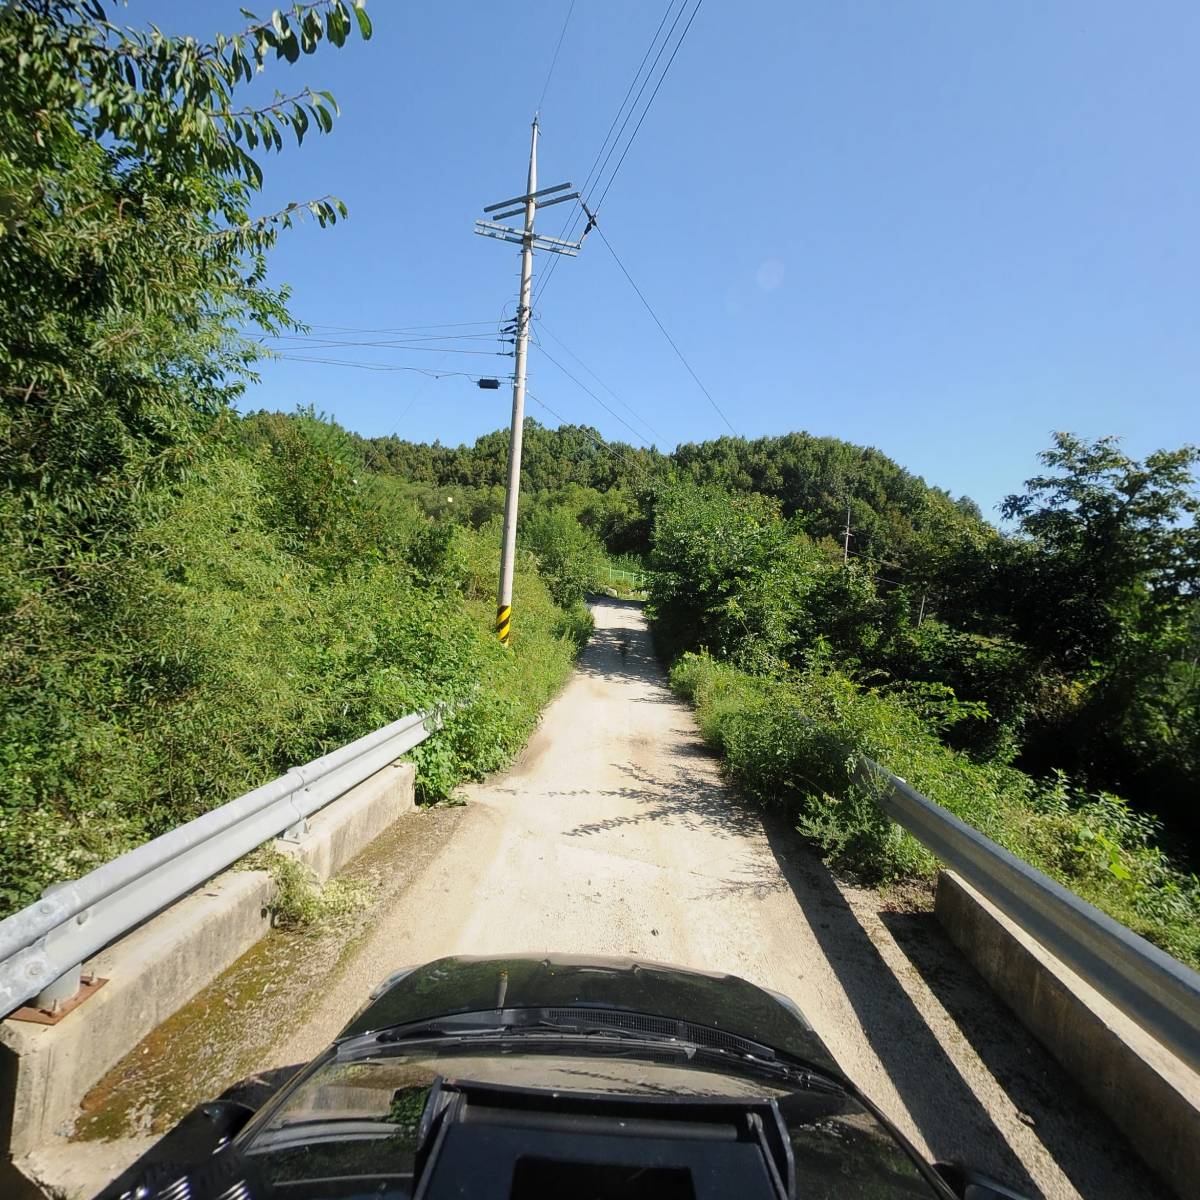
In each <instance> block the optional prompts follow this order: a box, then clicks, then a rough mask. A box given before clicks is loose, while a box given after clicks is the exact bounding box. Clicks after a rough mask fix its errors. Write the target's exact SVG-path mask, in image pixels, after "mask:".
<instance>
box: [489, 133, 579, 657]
mask: <svg viewBox="0 0 1200 1200" xmlns="http://www.w3.org/2000/svg"><path fill="white" fill-rule="evenodd" d="M537 145H538V123H537V117H536V116H535V117H534V119H533V133H532V135H531V137H530V142H529V174H528V177H527V181H526V186H525V194H524V195H523V196H514V197H513V198H512V199H511V200H502V201H501V202H500V203H499V204H492V205H489V206H488V207H487V208H485V209H484V210H483V211H484V212H485V213H489V214H490V213H495V214H496V217H495V219H494V220H486V221H484V220H480V221H476V222H475V232H476V233H478V234H482V235H483V236H484V237H492V238H498V239H499V240H500V241H503V242H515V243H517V244H518V245H519V246H520V247H521V297H520V302H519V305H518V308H517V329H516V333H517V346H516V368H515V370H514V371H513V401H512V426H511V429H510V433H509V440H508V490H507V492H506V493H505V496H504V532H503V534H502V536H501V541H500V587H499V589H498V591H497V593H496V636H497V637H498V638H499V639H500V641H501V642H502V643H503V644H504V645H506V646H507V645H508V644H509V640H510V638H511V636H512V585H513V564H514V561H515V559H516V554H517V504H518V501H519V499H520V492H521V449H522V442H523V440H524V436H525V359H526V354H527V352H528V350H529V322H530V319H531V317H532V315H533V314H532V309H531V306H530V303H529V292H530V287H531V284H532V282H533V252H534V250H549V251H552V252H553V253H555V254H568V255H571V256H574V255H576V254H578V253H579V243H578V242H565V241H562V240H560V239H558V238H550V237H545V236H539V235H538V234H536V233H534V231H533V219H534V215H535V213H536V212H537V209H538V199H539V197H542V196H549V195H550V194H551V193H557V192H562V191H564V190H565V189H567V188H569V187H570V186H571V185H570V184H569V183H560V184H555V186H554V187H548V188H543V189H542V190H541V191H540V192H539V191H538V185H537ZM578 198H579V193H578V192H572V193H570V194H569V195H565V196H559V195H555V196H554V198H553V199H549V200H543V201H542V205H541V207H543V208H547V207H549V205H551V204H561V203H563V202H564V201H566V200H577V199H578ZM512 206H517V207H512ZM499 209H509V211H507V212H499V211H498V210H499ZM521 211H524V213H525V228H524V229H523V230H522V229H513V228H512V227H511V226H508V225H501V224H498V222H499V221H500V220H502V219H503V218H505V217H513V216H516V215H517V214H518V213H519V212H521Z"/></svg>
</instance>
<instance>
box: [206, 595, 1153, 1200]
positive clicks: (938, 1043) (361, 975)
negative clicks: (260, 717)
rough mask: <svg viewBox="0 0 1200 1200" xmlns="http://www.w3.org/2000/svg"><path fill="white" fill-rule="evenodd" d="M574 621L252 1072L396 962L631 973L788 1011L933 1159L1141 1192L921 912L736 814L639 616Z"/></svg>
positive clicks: (358, 996) (633, 612)
mask: <svg viewBox="0 0 1200 1200" xmlns="http://www.w3.org/2000/svg"><path fill="white" fill-rule="evenodd" d="M594 612H595V616H596V634H595V637H594V639H593V641H592V643H591V645H590V646H589V647H588V649H587V650H586V652H585V653H584V655H583V657H582V660H581V662H580V664H579V669H578V671H577V672H576V674H575V676H574V677H573V679H572V680H571V682H570V683H569V685H568V686H567V688H566V689H565V690H564V691H563V693H562V694H561V695H560V696H559V697H558V699H557V700H556V701H555V702H554V703H553V704H552V705H551V706H550V708H549V709H548V710H547V712H546V714H545V719H544V721H543V723H542V725H541V727H540V728H539V729H538V731H537V732H536V734H535V735H534V737H533V738H532V740H531V741H530V744H529V746H528V748H527V749H526V751H525V753H524V755H523V756H522V757H521V759H520V760H519V761H518V762H517V763H516V764H515V765H514V767H513V768H512V769H511V770H509V771H507V772H506V773H504V774H502V775H500V776H498V777H495V778H493V779H491V780H489V781H487V782H486V783H484V784H481V785H478V786H474V787H471V788H468V789H466V793H465V795H466V799H467V800H468V802H469V804H468V807H467V808H466V809H464V810H461V814H460V815H459V816H458V817H457V824H456V825H455V826H454V827H453V830H452V832H451V833H450V836H449V837H448V838H447V839H446V840H445V841H444V842H439V844H438V845H437V846H436V848H434V849H432V850H430V851H429V853H428V855H427V858H426V859H425V861H424V864H423V866H422V867H421V869H420V870H419V871H418V872H417V873H416V874H415V875H414V876H413V877H412V879H411V881H409V882H408V883H407V885H406V886H405V887H404V888H403V889H402V890H401V891H399V892H398V893H397V894H396V895H395V897H394V898H393V900H391V901H390V902H389V903H388V904H387V905H386V906H384V907H383V908H381V909H380V910H379V911H378V912H377V913H376V914H375V915H374V916H373V918H372V922H373V923H372V924H371V925H370V926H369V928H368V929H367V930H366V932H365V934H364V936H362V937H361V938H360V939H359V941H358V943H357V945H356V947H355V949H354V951H353V953H351V954H349V955H346V956H344V957H343V960H342V961H341V962H339V963H338V964H337V965H336V969H333V970H331V973H330V974H329V976H328V981H327V983H326V984H325V985H324V993H323V998H322V999H321V1000H320V1001H319V1002H317V1003H316V1004H315V1005H313V1006H312V1007H311V1008H310V1009H309V1011H308V1013H307V1016H306V1017H305V1018H304V1020H303V1021H302V1022H301V1023H300V1025H299V1027H298V1028H297V1029H295V1030H294V1031H292V1032H290V1033H289V1034H288V1035H287V1037H286V1039H285V1041H284V1044H280V1045H275V1046H274V1047H273V1048H272V1049H271V1050H270V1052H269V1053H266V1054H264V1056H263V1060H262V1062H261V1067H262V1068H268V1067H283V1066H286V1065H288V1064H292V1063H296V1062H301V1061H303V1060H306V1059H308V1058H309V1057H311V1056H312V1055H313V1054H315V1053H316V1052H317V1051H318V1050H320V1049H321V1048H322V1047H323V1046H324V1045H325V1044H326V1043H327V1042H328V1041H329V1040H330V1039H331V1038H332V1036H333V1035H334V1034H335V1033H336V1032H337V1031H338V1029H339V1027H340V1026H341V1025H342V1024H343V1023H344V1022H345V1021H346V1020H347V1019H348V1017H349V1016H350V1015H351V1013H352V1012H353V1011H354V1010H355V1009H356V1008H357V1007H358V1006H359V1004H360V1003H361V1002H362V1000H363V999H364V997H365V996H366V994H367V992H368V991H369V989H370V988H371V987H372V986H373V985H374V984H375V983H377V982H378V980H379V979H380V978H382V977H383V976H384V975H385V974H387V973H388V972H389V971H391V970H393V969H395V968H397V967H399V966H402V965H404V964H408V963H415V962H420V961H424V960H427V959H431V958H436V957H438V956H441V955H446V954H455V953H463V954H489V953H504V952H516V951H538V952H542V951H546V952H551V951H560V952H566V953H597V954H614V955H641V956H645V957H648V958H653V959H658V960H662V961H665V962H671V963H679V964H683V965H688V966H694V967H700V968H704V969H707V970H720V971H730V972H734V973H736V974H739V975H742V976H745V977H746V978H747V979H750V980H753V981H754V982H756V983H760V984H764V985H766V986H768V987H771V988H774V989H777V990H779V991H782V992H785V993H786V994H788V995H790V996H792V997H793V998H794V999H795V1000H796V1001H797V1002H798V1003H799V1004H800V1006H801V1008H802V1009H803V1010H804V1011H805V1013H806V1014H807V1015H808V1016H809V1018H810V1020H811V1021H812V1022H813V1024H814V1025H815V1026H816V1028H817V1030H818V1031H819V1032H820V1034H821V1035H822V1036H823V1038H824V1039H825V1041H826V1042H827V1044H828V1045H829V1047H830V1048H831V1050H832V1051H833V1053H834V1055H835V1057H836V1058H837V1059H838V1060H839V1061H840V1062H841V1063H842V1065H843V1067H844V1068H845V1069H846V1070H847V1072H848V1073H849V1074H850V1075H851V1076H852V1077H853V1078H854V1079H855V1080H856V1082H857V1083H858V1084H859V1085H860V1086H861V1087H862V1088H863V1089H864V1090H865V1091H866V1092H867V1093H868V1094H869V1095H870V1096H871V1097H872V1098H873V1099H874V1100H875V1101H876V1102H877V1103H878V1104H880V1105H881V1106H882V1107H883V1108H884V1110H885V1111H887V1112H888V1113H889V1114H890V1115H891V1116H892V1117H893V1118H894V1119H895V1120H896V1121H897V1122H898V1123H899V1124H900V1125H901V1127H902V1128H903V1129H904V1130H905V1131H906V1132H907V1133H908V1134H909V1136H910V1137H912V1138H913V1140H914V1141H915V1142H916V1143H917V1144H918V1146H920V1147H921V1148H922V1149H923V1150H924V1151H926V1152H927V1153H928V1154H930V1155H931V1156H933V1157H937V1158H959V1159H965V1160H968V1161H970V1162H972V1163H974V1164H975V1165H977V1166H979V1167H981V1168H982V1169H984V1170H987V1171H989V1172H991V1173H993V1174H995V1175H998V1176H1000V1177H1001V1178H1003V1179H1005V1180H1007V1181H1010V1182H1011V1183H1012V1184H1013V1185H1014V1186H1017V1187H1023V1188H1025V1189H1026V1190H1028V1191H1029V1192H1030V1193H1031V1194H1039V1193H1040V1194H1043V1195H1045V1196H1047V1197H1053V1198H1058V1197H1075V1196H1083V1197H1087V1198H1089V1200H1091V1198H1096V1200H1100V1198H1109V1197H1111V1198H1114V1200H1115V1198H1117V1197H1122V1198H1126V1197H1131V1196H1150V1197H1152V1196H1156V1195H1159V1194H1160V1193H1159V1192H1157V1191H1156V1189H1155V1187H1154V1185H1152V1184H1151V1183H1149V1182H1148V1181H1147V1180H1146V1178H1145V1174H1144V1170H1143V1168H1141V1167H1140V1165H1139V1164H1138V1163H1137V1161H1136V1160H1135V1159H1134V1158H1133V1157H1132V1156H1131V1154H1130V1152H1129V1151H1128V1150H1127V1149H1126V1147H1125V1143H1124V1142H1123V1140H1122V1139H1121V1137H1120V1136H1119V1135H1118V1134H1117V1133H1116V1131H1115V1130H1114V1129H1113V1128H1112V1126H1111V1125H1109V1124H1108V1122H1107V1121H1106V1120H1105V1119H1104V1118H1102V1117H1101V1116H1100V1115H1099V1114H1097V1113H1096V1112H1094V1110H1092V1109H1091V1108H1090V1107H1089V1106H1088V1105H1087V1104H1086V1102H1084V1101H1083V1100H1082V1099H1081V1098H1080V1097H1079V1095H1078V1093H1077V1091H1076V1089H1075V1088H1074V1086H1073V1085H1072V1084H1071V1083H1070V1082H1069V1081H1068V1080H1067V1079H1066V1078H1065V1076H1063V1075H1062V1073H1061V1072H1060V1071H1059V1070H1058V1069H1057V1068H1056V1067H1055V1066H1054V1064H1053V1063H1052V1061H1051V1060H1049V1058H1048V1057H1047V1056H1046V1055H1045V1054H1044V1053H1043V1052H1042V1051H1041V1050H1040V1048H1039V1047H1037V1046H1036V1045H1035V1044H1034V1043H1032V1041H1031V1040H1030V1039H1029V1037H1028V1036H1027V1035H1026V1034H1025V1033H1024V1031H1023V1030H1022V1029H1021V1028H1020V1026H1018V1025H1017V1023H1016V1022H1015V1020H1014V1019H1013V1018H1012V1017H1011V1016H1010V1015H1009V1013H1008V1011H1007V1010H1006V1009H1005V1008H1004V1007H1003V1006H1002V1005H1000V1004H999V1003H998V1002H997V1001H996V1000H995V999H994V998H993V997H992V996H991V994H990V993H989V992H988V991H987V989H986V988H985V986H984V985H983V983H982V981H981V980H980V979H979V978H978V977H977V976H976V975H975V974H974V972H973V971H972V970H971V969H970V967H968V966H967V965H966V964H965V962H964V961H963V960H962V959H961V957H960V956H959V955H958V953H957V951H956V950H955V949H954V948H953V947H952V946H951V945H950V943H949V942H948V941H947V940H946V939H945V938H944V937H943V936H942V935H941V934H940V931H939V930H938V928H937V926H936V924H935V923H934V919H933V917H932V915H930V914H926V913H918V914H911V913H909V914H901V913H889V912H887V911H881V903H880V900H879V897H878V896H877V895H876V894H875V893H873V892H869V891H863V890H858V889H855V888H852V887H849V886H846V885H844V884H843V883H839V882H838V881H836V880H835V879H833V878H832V877H831V875H830V874H829V872H828V871H827V870H826V869H825V868H824V867H823V866H822V864H821V863H820V861H819V859H817V858H816V857H815V856H814V855H813V854H812V853H811V852H810V851H808V850H807V849H806V848H805V847H804V846H803V845H801V844H800V843H799V842H798V840H796V839H795V838H793V837H792V836H791V835H790V834H789V832H788V831H787V830H786V829H785V828H783V827H781V826H780V827H776V826H775V825H772V824H770V823H768V824H767V825H766V826H764V823H763V820H762V818H761V816H760V815H759V813H758V812H756V811H754V810H751V809H748V808H745V807H743V806H742V805H740V804H739V802H738V800H737V799H736V796H735V795H734V794H733V793H732V792H731V790H730V789H729V788H728V786H727V785H726V784H725V783H724V782H723V780H722V777H721V772H720V769H719V765H718V763H717V762H716V761H715V760H714V759H713V758H712V757H711V756H710V755H709V754H708V753H707V752H706V750H705V749H704V747H703V746H702V744H701V742H700V739H699V735H698V733H697V729H696V724H695V720H694V718H693V716H692V714H691V712H690V711H689V710H688V709H687V708H686V707H685V706H683V705H681V704H680V703H678V702H677V701H676V700H675V699H674V697H673V696H672V695H671V693H670V692H669V690H668V689H667V687H666V681H665V678H664V676H663V673H662V670H661V668H660V667H659V665H658V664H657V662H656V661H655V659H654V657H653V654H652V651H651V647H650V641H649V636H648V634H647V632H646V628H645V623H644V620H643V618H642V614H641V612H640V609H639V607H638V606H636V605H634V604H628V603H621V602H617V601H606V602H602V603H599V604H597V605H596V606H595V608H594ZM424 819H425V818H424V817H414V818H411V820H413V821H418V822H419V821H422V820H424ZM270 1012H271V1008H270V1000H269V998H267V999H264V1000H262V1001H259V1002H258V1003H257V1007H254V1008H252V1009H250V1010H248V1011H244V1012H239V1013H238V1017H239V1018H240V1020H241V1021H242V1022H243V1023H245V1022H257V1021H267V1022H268V1023H269V1021H270ZM227 1082H228V1081H227V1080H220V1079H218V1078H214V1079H212V1080H211V1081H210V1084H211V1086H212V1087H213V1088H214V1090H217V1091H219V1090H220V1088H221V1087H223V1086H225V1083H227ZM210 1094H211V1092H210Z"/></svg>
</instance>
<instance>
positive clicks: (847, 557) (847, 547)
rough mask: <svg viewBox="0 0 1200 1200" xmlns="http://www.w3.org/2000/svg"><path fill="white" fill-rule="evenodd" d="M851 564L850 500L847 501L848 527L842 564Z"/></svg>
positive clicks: (845, 565) (843, 546)
mask: <svg viewBox="0 0 1200 1200" xmlns="http://www.w3.org/2000/svg"><path fill="white" fill-rule="evenodd" d="M849 565H850V501H849V500H847V501H846V529H845V537H844V539H843V541H842V566H843V567H847V566H849Z"/></svg>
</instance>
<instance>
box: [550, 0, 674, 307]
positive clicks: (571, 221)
mask: <svg viewBox="0 0 1200 1200" xmlns="http://www.w3.org/2000/svg"><path fill="white" fill-rule="evenodd" d="M686 3H687V0H682V3H681V4H680V9H679V11H680V12H681V13H682V12H683V5H684V4H686ZM674 7H675V0H667V7H666V8H665V9H664V10H663V15H662V20H660V21H659V23H658V28H657V29H656V30H655V31H654V36H653V37H652V38H651V39H650V44H649V45H648V46H647V47H646V52H645V54H643V55H642V61H641V62H640V63H638V69H637V70H636V71H635V72H634V73H633V78H632V79H631V80H630V81H629V86H628V87H627V88H626V89H625V95H624V97H623V98H622V100H621V103H620V104H619V105H618V106H617V111H616V115H615V116H614V117H613V119H612V122H611V123H610V124H609V127H608V132H607V133H606V134H605V135H604V140H603V141H602V142H601V143H600V149H599V150H597V151H596V157H595V158H593V159H592V165H591V166H590V167H589V168H588V173H587V176H586V178H585V179H584V181H583V186H582V187H581V188H580V189H579V190H580V191H581V192H583V193H585V194H586V192H587V190H588V187H589V186H590V185H591V183H592V179H593V177H595V178H596V181H597V183H598V182H599V176H598V175H597V174H596V167H597V165H598V164H599V162H600V158H601V156H602V155H603V154H604V151H605V149H606V147H607V146H608V141H609V138H611V137H612V136H613V131H614V130H615V129H616V127H617V122H618V121H620V120H621V114H622V113H624V111H625V105H626V104H627V103H629V97H630V96H632V95H633V89H634V88H635V87H637V83H638V80H639V79H641V77H642V69H643V68H644V67H645V65H646V63H647V61H648V60H649V58H650V54H651V52H652V51H653V50H654V47H655V46H656V45H657V44H658V35H659V34H660V33H662V31H663V26H665V25H666V23H667V18H668V17H669V16H670V15H671V10H672V9H673V8H674ZM676 21H678V17H676ZM672 28H674V26H672ZM669 36H670V35H668V37H669ZM663 45H664V46H665V45H666V41H665V40H664V42H663ZM659 53H660V54H661V51H660V52H659ZM655 61H656V62H657V59H656V60H655ZM651 72H653V68H651ZM649 78H650V75H649V73H648V74H647V76H646V79H647V80H649ZM642 88H643V90H644V89H645V84H644V83H643V85H642ZM638 96H639V97H640V96H641V91H639V92H638ZM636 107H637V100H635V101H634V102H633V105H632V106H631V107H630V110H629V111H630V114H632V112H633V109H634V108H636ZM625 120H626V124H627V123H628V120H629V118H628V117H626V119H625ZM621 128H622V130H624V128H625V126H624V125H622V126H621ZM619 140H620V134H618V135H617V139H616V141H614V142H613V146H614V148H615V146H616V142H617V141H619ZM609 153H610V155H611V151H610V152H609ZM607 161H608V160H607V159H605V162H606V163H607ZM578 224H579V213H578V212H573V213H571V214H570V215H569V216H568V217H566V218H565V219H564V220H563V223H562V228H561V229H560V230H559V233H558V236H559V237H560V238H563V239H566V240H567V241H570V240H571V238H572V237H573V236H574V230H575V228H576V227H577V226H578ZM568 228H570V230H571V234H568V232H567V230H568ZM557 262H558V260H557V258H556V259H555V261H554V262H552V263H551V264H550V266H549V268H548V269H547V271H546V274H545V275H544V276H543V278H542V280H541V281H540V283H539V284H538V290H537V294H536V295H535V296H534V298H533V304H534V307H536V306H537V303H538V301H539V300H540V299H541V297H542V292H544V291H545V290H546V286H547V284H549V282H550V279H551V277H552V276H553V275H554V269H555V267H556V266H557Z"/></svg>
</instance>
